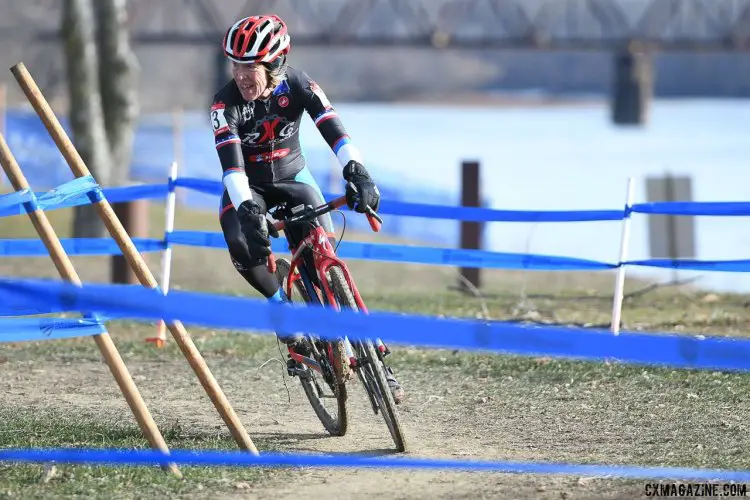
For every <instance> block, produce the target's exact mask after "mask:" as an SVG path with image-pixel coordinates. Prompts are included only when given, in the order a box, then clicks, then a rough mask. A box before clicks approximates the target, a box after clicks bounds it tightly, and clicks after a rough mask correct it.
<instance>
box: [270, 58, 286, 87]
mask: <svg viewBox="0 0 750 500" xmlns="http://www.w3.org/2000/svg"><path fill="white" fill-rule="evenodd" d="M265 68H266V77H267V78H268V86H269V88H272V89H275V88H276V87H278V86H279V84H280V83H281V82H282V81H283V80H284V77H285V76H286V64H282V65H279V66H276V67H275V68H270V67H268V66H265Z"/></svg>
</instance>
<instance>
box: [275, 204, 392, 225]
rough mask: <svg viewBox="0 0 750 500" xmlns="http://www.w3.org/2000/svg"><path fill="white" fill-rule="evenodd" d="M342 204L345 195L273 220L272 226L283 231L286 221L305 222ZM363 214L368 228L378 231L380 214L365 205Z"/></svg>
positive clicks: (381, 222)
mask: <svg viewBox="0 0 750 500" xmlns="http://www.w3.org/2000/svg"><path fill="white" fill-rule="evenodd" d="M344 205H346V196H340V197H338V198H335V199H333V200H331V201H329V202H328V203H326V204H324V205H320V206H319V207H317V208H314V209H312V210H308V211H305V212H303V213H302V214H300V215H295V216H292V217H290V218H289V219H287V220H282V221H279V222H274V223H273V226H274V227H275V228H276V230H277V231H283V230H284V228H285V227H286V225H287V223H301V222H306V221H308V220H312V219H316V218H318V217H320V216H321V215H323V214H327V213H328V212H331V211H333V210H336V209H337V208H340V207H342V206H344ZM365 215H367V220H368V221H369V223H370V228H371V229H372V230H373V231H375V232H376V233H377V232H379V231H380V228H381V226H382V224H383V219H381V218H380V216H379V215H378V214H377V213H376V212H375V211H374V210H373V209H372V208H370V207H367V211H366V212H365Z"/></svg>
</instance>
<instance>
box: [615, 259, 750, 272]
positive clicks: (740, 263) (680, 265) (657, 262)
mask: <svg viewBox="0 0 750 500" xmlns="http://www.w3.org/2000/svg"><path fill="white" fill-rule="evenodd" d="M624 265H627V266H644V267H661V268H667V269H690V270H695V271H717V272H730V273H747V272H750V260H689V259H674V260H673V259H648V260H631V261H628V262H625V264H624Z"/></svg>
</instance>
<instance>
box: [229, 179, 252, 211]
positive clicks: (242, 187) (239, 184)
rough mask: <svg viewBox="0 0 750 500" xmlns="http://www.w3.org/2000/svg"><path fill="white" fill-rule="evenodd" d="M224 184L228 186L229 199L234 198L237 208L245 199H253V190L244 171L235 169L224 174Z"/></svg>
mask: <svg viewBox="0 0 750 500" xmlns="http://www.w3.org/2000/svg"><path fill="white" fill-rule="evenodd" d="M224 186H225V187H226V188H227V192H228V193H229V199H230V200H232V205H234V208H235V210H236V209H238V208H239V207H240V205H241V204H242V202H243V201H247V200H252V199H253V192H252V190H251V189H250V185H249V184H248V182H247V175H245V172H244V171H233V172H229V173H227V174H226V175H224Z"/></svg>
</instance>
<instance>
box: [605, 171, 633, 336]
mask: <svg viewBox="0 0 750 500" xmlns="http://www.w3.org/2000/svg"><path fill="white" fill-rule="evenodd" d="M633 191H634V184H633V178H632V177H629V178H628V189H627V194H626V197H625V218H624V219H623V220H622V241H621V242H620V259H619V261H618V264H619V266H618V268H617V277H616V278H615V294H614V298H613V300H612V324H611V325H610V327H611V329H612V333H614V334H615V335H619V334H620V322H621V318H622V301H623V297H624V295H625V266H624V265H623V262H625V261H626V260H627V258H628V243H629V242H630V208H631V207H632V206H633Z"/></svg>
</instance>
